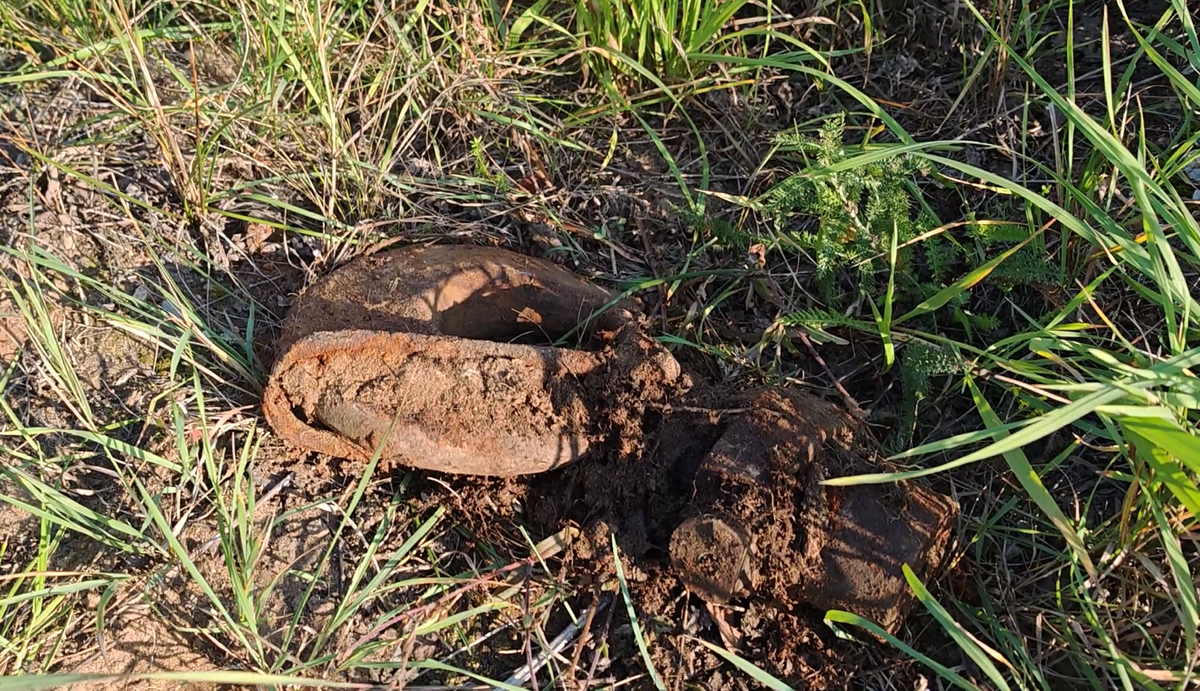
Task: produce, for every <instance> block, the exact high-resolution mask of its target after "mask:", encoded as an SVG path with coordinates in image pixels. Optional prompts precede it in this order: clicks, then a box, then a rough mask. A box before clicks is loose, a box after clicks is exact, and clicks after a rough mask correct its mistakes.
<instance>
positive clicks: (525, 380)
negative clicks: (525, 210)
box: [263, 246, 679, 476]
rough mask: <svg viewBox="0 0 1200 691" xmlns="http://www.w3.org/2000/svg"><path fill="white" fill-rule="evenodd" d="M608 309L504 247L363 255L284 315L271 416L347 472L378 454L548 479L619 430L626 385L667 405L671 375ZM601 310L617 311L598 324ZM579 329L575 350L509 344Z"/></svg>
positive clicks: (545, 266) (598, 298)
mask: <svg viewBox="0 0 1200 691" xmlns="http://www.w3.org/2000/svg"><path fill="white" fill-rule="evenodd" d="M615 302H616V301H615V300H614V299H613V297H612V296H611V295H610V294H609V293H608V292H607V291H605V290H603V289H602V288H599V287H596V286H592V285H589V284H587V283H585V282H583V281H582V280H580V279H578V278H576V277H575V276H573V275H571V274H570V273H568V272H566V271H564V270H562V269H560V268H558V267H557V266H555V265H553V264H551V263H549V262H545V261H541V260H537V259H532V258H529V257H524V256H521V255H518V254H514V253H512V252H507V251H504V250H497V249H490V248H483V247H469V246H433V247H410V248H405V249H401V250H394V251H389V252H384V253H381V254H378V255H373V256H368V257H364V258H361V259H359V260H356V261H354V262H351V263H350V264H348V265H346V266H345V267H342V268H341V269H339V270H337V271H335V272H333V273H331V274H330V275H329V276H327V277H325V278H324V279H322V280H320V281H318V282H317V283H315V284H314V285H313V286H312V287H310V288H309V289H308V291H306V292H305V294H304V295H303V296H302V297H301V298H300V299H299V300H298V302H297V304H296V305H295V306H294V307H293V309H292V311H291V313H290V314H289V315H288V319H287V321H286V323H285V325H284V330H283V335H282V336H281V339H280V342H279V346H278V349H279V354H278V357H277V358H276V362H275V365H274V367H273V369H272V372H271V377H270V379H269V381H268V383H267V387H266V391H265V393H264V397H263V409H264V413H265V415H266V418H267V420H268V421H269V422H270V423H271V426H272V427H273V428H274V429H275V431H276V432H277V433H278V434H279V435H280V437H282V438H283V439H284V440H286V441H287V442H289V443H291V444H293V445H295V446H298V447H301V448H304V449H308V450H311V451H318V452H321V453H325V454H329V455H331V456H335V457H339V458H347V459H352V460H356V461H365V460H368V459H369V458H370V457H371V456H372V454H374V453H375V452H376V451H379V452H380V454H381V459H382V465H383V467H384V468H385V469H386V468H391V467H396V466H408V467H415V468H425V469H429V470H437V471H441V472H448V473H463V474H471V475H500V476H512V475H525V474H530V473H540V472H544V471H546V470H550V469H553V468H557V467H560V466H562V465H565V464H567V463H570V462H572V461H574V460H576V459H578V458H579V457H580V456H582V455H583V454H584V453H585V452H586V451H587V449H588V448H589V445H590V444H591V443H592V440H593V438H594V437H595V436H596V435H597V433H598V430H599V429H600V428H603V427H607V428H612V427H614V425H612V424H608V425H604V424H601V417H603V414H604V413H605V412H611V411H607V410H606V408H607V407H609V405H608V404H609V401H607V400H606V397H607V396H608V395H609V394H611V393H612V392H614V391H617V390H622V391H624V392H625V394H626V395H628V393H629V392H628V391H625V390H626V389H628V388H629V387H631V386H634V387H639V390H644V391H647V392H648V393H647V398H654V397H655V396H659V397H661V395H662V394H661V388H662V387H661V384H663V383H666V384H669V383H670V382H672V381H674V379H675V378H676V377H677V376H678V374H679V365H678V363H676V362H675V359H674V358H673V357H671V354H670V353H669V352H667V350H666V349H665V348H663V347H662V346H661V345H659V344H658V343H656V342H655V341H653V339H650V338H649V337H648V336H646V335H645V333H643V332H642V331H641V330H640V329H639V327H638V326H637V324H636V323H635V319H634V316H633V313H631V312H630V311H629V310H628V309H625V307H628V305H624V306H615V307H614V303H615ZM601 308H612V309H608V310H605V311H603V312H601V313H599V314H596V311H597V310H600V309H601ZM593 315H596V316H595V318H593ZM576 332H578V333H577V335H578V337H577V338H574V339H573V340H575V341H576V342H579V343H581V344H582V345H583V346H584V347H585V349H584V350H570V349H564V348H554V347H550V346H548V345H523V344H519V343H510V341H514V340H526V341H531V342H536V343H540V344H547V343H550V342H553V341H554V340H556V339H559V338H561V337H564V336H567V335H571V334H575V333H576ZM589 349H590V350H589ZM617 380H620V381H617ZM656 386H657V387H658V388H655V387H656ZM651 390H654V391H656V392H657V393H654V394H653V395H651V394H650V393H649V392H650V391H651ZM622 414H623V415H624V417H626V418H628V417H629V415H628V414H627V413H622ZM624 424H625V425H626V426H627V427H628V426H636V420H627V421H625V422H624ZM389 430H390V431H389Z"/></svg>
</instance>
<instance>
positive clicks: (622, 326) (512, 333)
mask: <svg viewBox="0 0 1200 691" xmlns="http://www.w3.org/2000/svg"><path fill="white" fill-rule="evenodd" d="M564 340H566V341H571V342H573V343H574V344H575V345H576V348H574V349H567V348H559V347H554V346H552V345H550V344H552V343H555V342H556V341H564ZM521 341H523V342H521ZM264 410H265V412H266V415H267V418H268V420H269V421H270V422H271V424H272V425H273V427H274V428H275V430H276V431H277V432H278V433H279V434H280V436H281V437H282V438H283V439H285V440H286V441H287V442H289V443H291V444H294V445H296V446H299V447H302V448H305V449H308V450H312V451H317V452H321V453H323V454H327V455H330V456H334V457H337V458H340V459H345V460H346V461H348V462H349V465H345V464H343V465H342V466H341V470H342V472H345V473H350V474H354V473H355V471H356V469H357V470H361V469H362V468H364V467H365V464H366V463H367V462H369V460H370V459H371V458H372V457H373V455H374V454H376V453H378V454H379V455H380V467H381V469H382V470H383V471H384V472H391V471H396V470H400V469H404V468H422V469H425V470H430V471H438V472H444V473H452V474H455V475H468V476H477V477H503V478H514V479H513V480H512V481H511V482H510V483H509V484H508V485H506V489H505V491H506V492H509V493H512V494H513V496H514V497H515V498H516V499H517V500H518V501H519V502H520V503H521V505H522V506H523V522H524V523H526V525H527V526H528V527H530V528H532V529H533V530H534V531H536V532H539V533H541V534H542V536H544V535H549V534H552V533H554V532H556V531H558V530H559V529H561V528H562V527H563V526H564V525H567V524H569V523H574V524H576V525H578V526H582V528H583V530H582V531H581V535H580V538H579V539H578V540H577V541H576V543H575V544H573V545H572V553H573V556H574V557H575V558H577V559H579V560H582V561H583V562H585V563H587V564H591V568H590V572H591V573H592V574H593V576H594V577H596V578H598V579H600V580H604V579H605V578H606V577H607V575H608V574H609V573H610V572H611V567H612V564H611V557H612V550H611V547H610V540H615V542H616V544H617V545H618V546H619V547H620V549H621V552H622V554H623V558H628V559H629V560H630V563H629V565H628V567H629V568H630V570H631V573H633V574H634V575H635V578H634V581H635V583H634V589H635V591H636V596H637V600H636V602H637V604H638V606H639V607H641V609H642V610H643V611H644V612H651V613H653V612H657V611H661V610H663V609H665V608H667V607H668V606H669V603H670V602H672V601H675V600H677V599H678V598H679V597H680V596H681V595H682V594H684V592H685V591H684V589H686V592H690V593H691V594H693V595H695V596H697V597H698V598H699V599H700V600H701V601H703V602H704V603H706V605H707V606H706V608H705V609H706V611H707V616H708V617H709V618H710V619H711V620H712V621H713V622H714V623H716V626H715V628H716V629H717V630H718V631H719V632H720V639H721V641H722V642H723V643H724V644H725V645H731V646H734V647H739V646H740V647H742V648H743V650H742V653H743V654H746V655H749V656H750V657H752V658H759V659H758V660H757V662H758V663H759V664H761V665H764V666H765V667H766V668H767V669H768V670H769V671H773V672H774V673H776V674H779V675H780V676H784V677H790V678H796V679H799V678H804V680H805V683H809V684H811V683H812V681H813V678H812V677H813V675H814V674H815V673H819V674H818V676H820V675H825V676H826V678H828V679H832V678H835V677H834V676H830V675H829V670H828V669H827V666H828V665H827V663H828V662H829V661H830V660H831V659H832V657H831V655H832V654H831V653H829V652H828V650H829V648H830V641H829V639H828V634H827V633H825V632H824V627H822V626H820V624H819V623H815V622H814V621H813V615H814V613H819V612H820V611H823V610H826V609H844V610H849V611H851V612H854V613H856V614H859V615H862V616H866V617H868V618H871V619H873V620H875V621H877V622H879V623H880V624H881V625H882V626H884V627H885V628H888V629H892V630H894V629H895V628H896V627H897V626H898V625H899V624H900V622H901V620H902V617H903V614H904V612H905V609H906V607H907V606H908V604H909V603H908V595H907V594H908V587H907V585H906V583H905V580H904V577H903V572H902V567H903V566H904V565H906V564H907V565H908V566H910V567H911V568H912V569H914V570H915V571H916V572H917V573H918V575H922V574H924V573H925V572H926V571H927V570H928V569H930V568H934V567H936V565H937V564H938V562H939V560H940V558H941V553H942V550H943V548H944V546H945V544H946V541H947V539H948V535H949V527H950V523H951V521H952V519H953V518H954V516H955V514H956V511H957V507H956V506H955V505H954V503H953V502H952V501H950V500H949V499H948V498H946V497H943V496H941V495H938V494H935V493H933V492H930V491H928V490H926V489H924V488H922V487H920V486H918V485H915V484H911V483H906V484H901V485H885V486H868V487H854V488H835V487H827V486H825V485H822V484H821V480H823V479H824V478H826V477H830V476H840V475H846V474H851V473H857V472H864V471H869V470H878V468H879V465H878V458H877V453H876V451H875V445H874V443H873V440H871V439H870V437H869V435H867V434H866V433H865V431H864V430H863V429H862V428H861V427H860V426H859V425H858V424H857V423H856V421H855V420H854V419H853V418H851V417H850V416H849V415H847V414H846V413H845V412H844V411H842V410H841V409H840V408H838V407H836V406H834V405H831V404H829V403H826V402H824V401H821V400H818V399H814V398H812V397H809V396H805V395H801V394H798V393H795V392H790V391H785V390H781V389H764V390H760V391H754V392H738V391H726V390H722V389H721V388H720V387H714V386H711V385H709V384H707V383H705V382H702V381H697V380H695V378H693V377H692V376H691V375H689V374H688V373H685V372H682V371H681V368H680V366H679V364H678V363H677V362H676V361H675V359H674V358H673V357H672V356H671V355H670V353H669V352H668V351H666V350H665V349H664V348H663V347H662V346H661V345H660V344H658V343H657V342H656V341H654V340H653V339H652V338H650V337H649V336H648V335H647V333H646V329H645V328H644V325H643V321H642V319H641V318H640V317H639V315H638V314H637V313H636V311H635V308H634V307H633V306H632V305H630V304H628V303H620V304H618V301H617V300H615V299H614V298H613V296H611V295H610V294H608V293H607V291H604V290H603V289H600V288H597V287H595V286H590V285H588V284H586V283H583V282H582V281H580V280H579V279H577V278H575V277H574V276H572V275H571V274H569V273H567V272H565V271H563V270H561V269H559V268H558V267H556V266H553V265H552V264H549V263H546V262H542V261H538V260H534V259H530V258H527V257H523V256H520V255H516V254H513V253H510V252H506V251H502V250H492V249H485V248H477V247H447V246H443V247H426V248H408V249H403V250H397V251H390V252H386V253H382V254H379V255H375V256H372V257H368V258H365V259H361V260H359V261H357V262H353V263H351V264H349V265H347V266H346V267H344V268H342V269H340V270H339V271H337V272H335V273H334V274H332V275H331V276H329V277H327V278H326V279H324V280H323V281H321V282H318V283H317V284H315V285H313V286H312V287H311V288H310V289H309V290H308V291H307V292H306V294H305V295H304V296H303V297H302V298H301V299H300V301H299V303H298V304H297V305H296V307H295V308H294V309H293V311H292V313H291V314H290V315H289V319H288V322H287V324H286V326H285V330H284V335H283V337H282V338H281V341H280V345H279V355H278V358H277V361H276V365H275V368H274V371H273V373H272V376H271V380H270V382H269V385H268V388H267V391H266V394H265V399H264ZM317 472H319V473H325V472H328V470H327V469H322V470H319V471H317ZM463 494H468V495H471V496H469V497H468V498H466V499H463V498H462V497H463ZM459 500H460V502H465V503H467V504H472V506H469V507H467V508H466V510H465V511H464V512H463V513H464V520H465V521H466V522H468V523H471V522H472V521H473V522H474V525H472V526H471V527H474V528H478V529H479V530H481V531H483V532H485V533H486V532H487V530H488V524H489V523H492V522H494V521H495V520H496V519H497V518H503V519H516V518H517V517H516V516H514V515H511V514H510V513H508V512H507V510H505V509H497V508H496V507H497V506H502V505H503V504H504V502H495V501H492V498H491V497H489V496H487V494H486V493H484V492H475V493H460V496H459ZM509 503H510V504H511V502H509ZM501 514H505V515H501ZM730 603H733V604H735V605H737V607H735V608H732V609H730V608H726V607H725V606H726V605H729V604H730ZM718 620H719V621H718ZM675 633H676V634H678V633H682V631H677V632H675ZM666 635H668V636H670V635H671V634H670V633H667V634H666ZM663 650H666V649H665V648H660V653H659V656H660V657H662V658H663V659H660V660H657V661H656V665H660V667H659V671H660V672H664V673H667V672H670V673H671V674H674V675H675V676H677V677H679V678H689V679H695V678H696V675H697V674H699V673H700V672H702V671H704V669H707V668H706V666H705V665H706V664H709V665H710V664H711V663H704V664H701V663H698V662H696V661H694V660H693V661H692V662H688V661H687V659H684V658H680V657H679V656H674V655H669V654H667V653H665V652H662V651H663ZM614 659H615V658H614ZM629 664H630V665H633V664H634V663H633V662H630V663H629ZM697 665H699V667H700V668H699V669H698V668H697Z"/></svg>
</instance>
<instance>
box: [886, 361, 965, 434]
mask: <svg viewBox="0 0 1200 691" xmlns="http://www.w3.org/2000/svg"><path fill="white" fill-rule="evenodd" d="M961 368H962V362H961V360H960V359H959V357H958V355H957V354H955V353H954V352H953V351H952V350H950V349H948V348H945V347H942V346H940V345H938V344H936V343H930V342H929V341H926V340H923V339H920V338H914V339H912V340H911V341H909V342H908V344H907V345H905V347H904V351H903V352H902V353H901V355H900V389H901V391H902V392H903V394H904V402H903V403H902V404H901V410H900V424H898V425H896V429H895V433H894V435H893V438H892V440H891V442H890V444H889V445H890V446H892V447H893V448H897V449H904V448H908V444H909V442H910V441H912V429H913V423H914V421H915V420H916V415H917V406H918V405H919V404H920V402H921V401H922V400H924V399H925V398H926V397H927V396H928V395H929V393H930V385H929V380H930V378H931V377H935V376H940V375H946V374H956V373H957V372H959V371H960V369H961Z"/></svg>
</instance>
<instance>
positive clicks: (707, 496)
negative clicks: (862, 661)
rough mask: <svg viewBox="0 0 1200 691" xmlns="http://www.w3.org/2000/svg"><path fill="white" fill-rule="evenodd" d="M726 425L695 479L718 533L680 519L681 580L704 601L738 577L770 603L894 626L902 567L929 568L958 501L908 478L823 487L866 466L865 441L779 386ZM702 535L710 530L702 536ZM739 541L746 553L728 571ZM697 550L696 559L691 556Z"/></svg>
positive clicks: (906, 598)
mask: <svg viewBox="0 0 1200 691" xmlns="http://www.w3.org/2000/svg"><path fill="white" fill-rule="evenodd" d="M749 407H750V410H749V411H748V412H745V413H743V414H741V415H740V416H739V417H738V418H736V419H735V420H733V421H732V422H731V423H730V424H729V426H728V427H727V429H726V431H725V433H724V434H723V435H722V437H721V438H720V439H719V440H718V442H717V444H716V445H715V446H714V447H713V448H712V449H711V450H710V451H709V453H708V454H707V455H706V456H705V458H704V460H703V461H702V462H701V464H700V468H699V470H698V472H697V474H696V478H695V481H694V487H693V489H694V494H693V496H694V497H695V512H696V516H698V517H700V518H699V519H697V518H691V519H689V521H693V522H694V521H696V520H702V521H703V520H710V519H708V518H707V517H710V516H720V517H721V518H720V521H721V522H722V524H727V525H728V526H729V527H728V528H723V529H722V530H720V531H715V530H714V531H709V533H704V532H703V531H700V530H698V529H697V528H696V527H695V524H694V523H689V522H687V521H685V523H684V524H683V526H681V530H684V533H682V534H680V535H677V536H676V539H681V540H682V541H683V542H686V543H687V544H688V545H689V547H688V550H687V551H686V552H684V551H682V550H680V551H677V550H676V549H675V548H674V545H675V539H673V541H672V561H673V563H674V566H675V568H676V570H677V572H678V573H679V574H680V579H681V580H682V581H683V582H684V583H685V585H688V586H689V587H690V588H691V589H692V590H693V591H694V592H695V593H696V594H697V595H699V596H700V597H702V598H704V599H706V600H709V601H710V602H724V601H726V600H727V599H728V598H729V597H731V596H732V594H733V593H734V592H736V588H737V586H736V583H737V579H738V578H740V579H742V580H744V581H746V582H748V583H749V584H750V589H751V590H754V591H756V592H758V593H759V594H765V595H768V596H769V597H771V598H772V599H774V600H776V601H778V602H781V603H785V604H786V603H792V604H804V605H808V606H812V607H817V608H820V609H845V610H848V611H851V612H854V613H856V614H859V615H861V616H865V617H868V618H871V619H873V620H875V621H876V622H878V623H880V624H881V625H882V626H884V627H885V628H888V629H894V628H895V627H896V626H897V625H898V624H899V623H900V620H901V617H902V615H903V613H904V611H905V609H906V607H907V606H908V604H909V602H910V592H909V588H908V585H907V583H906V582H905V580H904V576H903V572H902V566H903V565H904V564H908V565H909V566H910V567H912V568H913V570H914V571H916V572H917V574H918V575H920V574H923V573H925V572H926V571H927V570H928V569H932V568H935V567H936V565H937V563H938V562H939V561H940V558H941V554H942V551H943V549H944V547H945V544H946V542H947V540H948V538H949V528H950V524H951V522H952V520H953V519H954V517H955V515H956V514H957V506H956V505H955V504H954V502H953V501H951V500H950V499H949V498H947V497H945V496H942V495H940V494H937V493H934V492H931V491H929V490H928V489H925V488H924V487H922V486H920V485H918V484H916V483H900V484H886V485H866V486H858V487H826V486H823V485H821V484H820V482H821V480H822V479H823V478H825V477H831V476H839V475H843V474H846V473H853V472H862V471H864V470H867V469H869V468H872V467H874V465H873V464H874V463H875V462H876V460H877V459H875V458H874V457H873V456H872V453H873V452H872V449H874V444H873V442H872V441H871V440H869V439H867V440H865V442H864V440H861V439H859V440H856V436H861V434H860V433H859V428H858V425H857V423H856V422H855V421H854V420H853V419H852V418H850V416H849V415H846V414H845V413H844V412H843V411H842V410H841V409H840V408H837V407H836V406H834V405H832V404H829V403H826V402H824V401H821V400H818V399H814V398H810V397H807V396H803V395H800V394H795V393H791V392H785V391H782V390H768V391H765V392H761V393H760V394H758V395H757V397H755V398H754V399H753V400H752V401H751V403H750V406H749ZM709 535H711V536H709ZM729 535H741V536H744V538H742V539H744V540H745V542H746V543H747V544H746V551H748V552H749V558H748V559H746V560H745V561H744V568H743V569H742V571H741V572H740V573H738V574H736V575H735V574H733V573H732V572H731V568H732V567H730V566H727V565H730V564H736V563H739V561H741V557H740V555H741V554H742V550H743V546H742V544H741V542H740V540H732V539H730V538H729V537H728V536H729ZM696 555H703V558H698V557H697V556H696Z"/></svg>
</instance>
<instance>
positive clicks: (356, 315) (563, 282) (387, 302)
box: [278, 245, 630, 353]
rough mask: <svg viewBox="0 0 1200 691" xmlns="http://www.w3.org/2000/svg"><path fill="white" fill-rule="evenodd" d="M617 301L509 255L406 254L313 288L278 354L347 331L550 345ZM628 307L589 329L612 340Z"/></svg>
mask: <svg viewBox="0 0 1200 691" xmlns="http://www.w3.org/2000/svg"><path fill="white" fill-rule="evenodd" d="M612 300H613V296H612V294H610V293H609V292H608V291H607V290H605V289H603V288H601V287H599V286H595V285H592V284H589V283H585V282H584V281H582V280H581V279H579V278H578V277H576V276H575V275H573V274H571V273H570V272H568V271H566V270H564V269H562V268H560V267H558V266H556V265H555V264H552V263H550V262H548V261H544V260H541V259H535V258H533V257H526V256H523V255H520V254H516V253H514V252H509V251H507V250H502V249H497V248H493V247H475V246H471V245H432V246H428V247H405V248H402V249H397V250H389V251H385V252H380V253H378V254H373V255H369V256H365V257H360V258H358V259H356V260H354V261H352V262H350V263H349V264H347V265H345V266H343V267H341V268H339V269H338V270H336V271H334V272H332V273H330V274H329V275H327V276H325V277H323V278H322V279H321V280H319V281H317V282H315V283H314V284H312V285H311V286H309V287H308V288H307V289H306V290H305V291H304V294H303V295H302V296H301V297H300V298H299V299H298V300H297V301H296V304H295V305H293V306H292V309H291V311H290V312H289V313H288V318H287V321H286V323H285V324H284V327H283V333H282V334H281V335H280V338H279V345H278V348H279V352H280V353H283V352H284V351H286V350H287V348H289V347H290V346H291V344H292V343H295V342H296V341H298V340H300V339H301V338H304V337H305V336H307V335H309V334H312V333H317V332H320V331H346V330H368V331H386V332H397V331H399V332H405V333H416V334H427V335H444V336H457V337H459V338H468V339H474V340H483V341H499V342H512V341H517V340H526V341H532V342H537V343H549V342H553V341H555V340H558V339H559V338H560V337H562V336H564V335H565V334H567V333H568V332H571V331H572V330H575V329H576V327H578V326H580V325H581V324H584V323H585V322H589V319H590V318H591V317H592V315H593V313H595V312H597V311H598V310H600V309H601V308H602V307H605V306H606V305H608V304H609V303H610V302H611V301H612ZM628 307H629V305H628V304H624V303H623V304H622V305H620V306H617V308H616V309H610V310H606V311H604V312H603V314H602V315H600V316H598V317H597V318H596V320H595V321H594V322H592V323H591V324H590V325H591V326H593V327H596V328H602V329H607V330H615V329H617V328H619V326H620V325H621V324H623V323H625V322H627V321H628V320H629V319H630V314H629V312H628V310H627V309H626V308H628ZM576 340H582V339H576Z"/></svg>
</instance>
